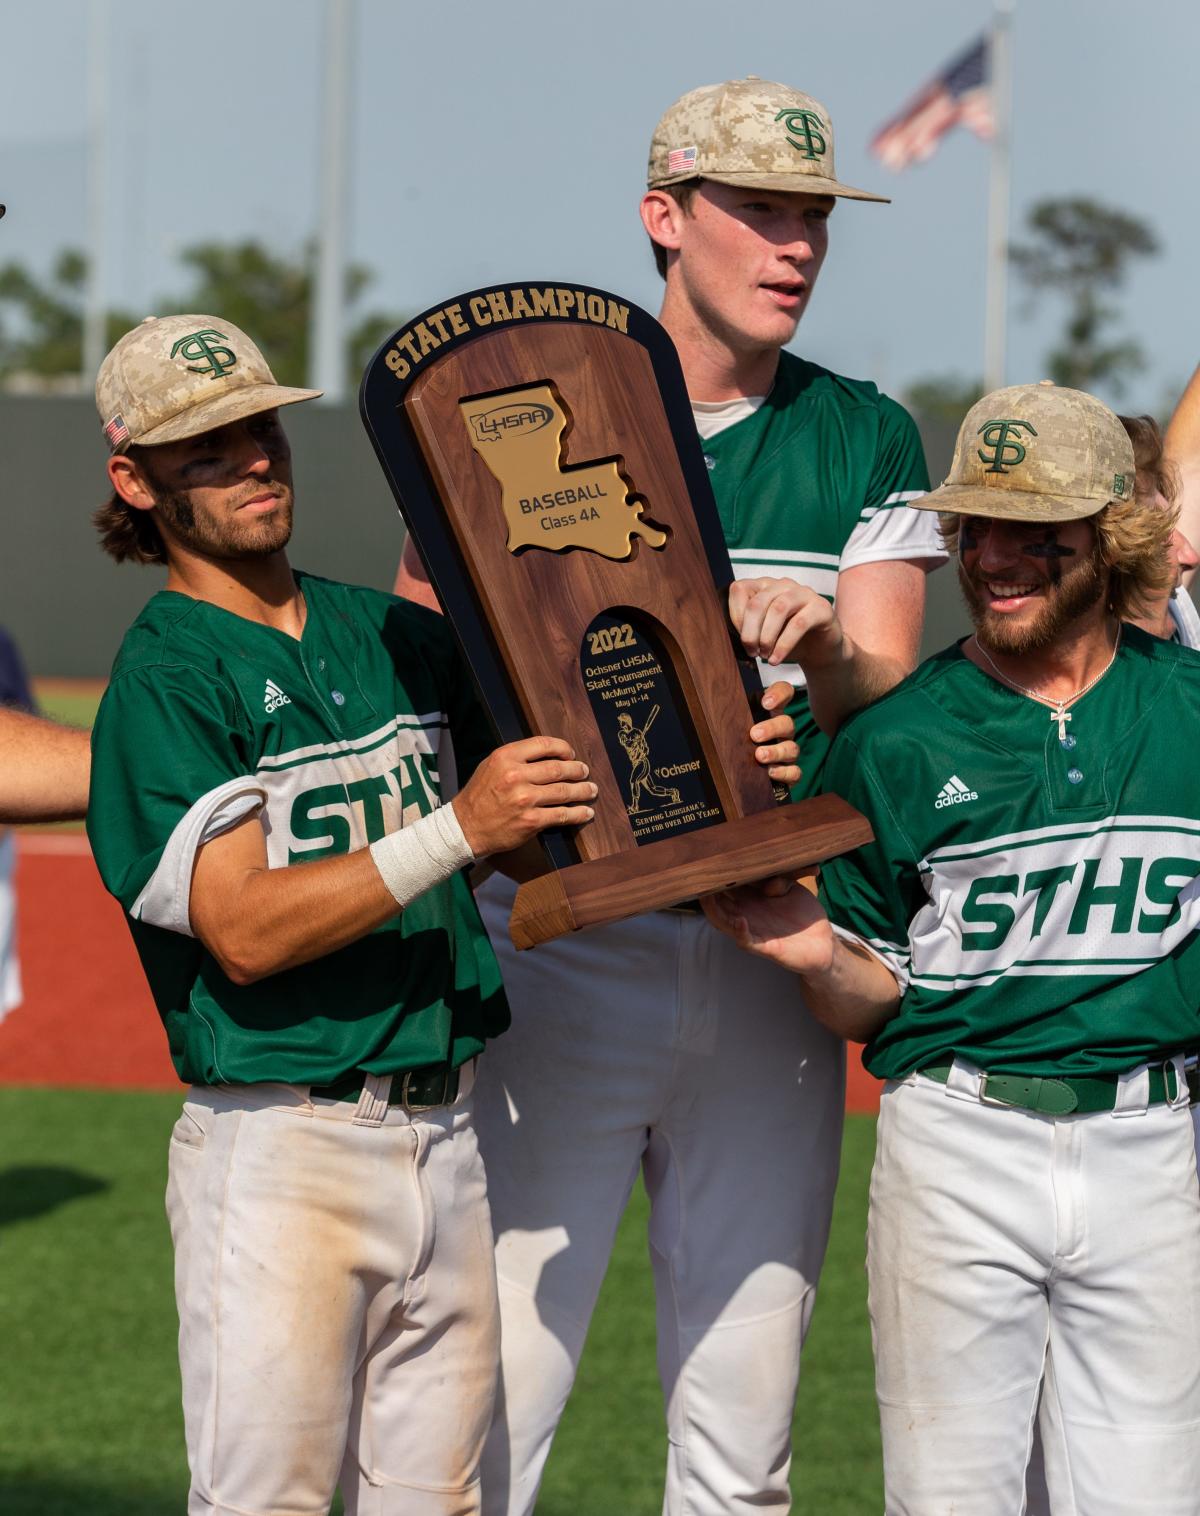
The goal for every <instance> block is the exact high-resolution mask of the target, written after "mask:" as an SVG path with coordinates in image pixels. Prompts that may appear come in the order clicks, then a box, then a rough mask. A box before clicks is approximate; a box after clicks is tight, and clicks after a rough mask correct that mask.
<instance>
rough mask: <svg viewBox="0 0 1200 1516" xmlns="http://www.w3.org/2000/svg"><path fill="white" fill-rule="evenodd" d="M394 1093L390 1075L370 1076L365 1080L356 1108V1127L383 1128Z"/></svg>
mask: <svg viewBox="0 0 1200 1516" xmlns="http://www.w3.org/2000/svg"><path fill="white" fill-rule="evenodd" d="M391 1093H392V1076H391V1075H390V1074H368V1075H367V1076H366V1078H365V1079H364V1080H363V1087H362V1094H361V1095H360V1096H359V1097H358V1104H357V1105H356V1106H355V1107H354V1125H355V1126H382V1125H383V1118H384V1117H385V1116H386V1115H387V1113H388V1096H389V1095H390V1094H391Z"/></svg>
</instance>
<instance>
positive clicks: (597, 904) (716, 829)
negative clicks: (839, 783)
mask: <svg viewBox="0 0 1200 1516" xmlns="http://www.w3.org/2000/svg"><path fill="white" fill-rule="evenodd" d="M872 837H873V833H872V831H871V828H870V826H869V825H868V823H867V822H866V821H865V820H864V818H863V817H862V816H860V815H859V813H858V812H857V811H856V810H855V809H854V808H853V806H850V805H847V803H846V802H845V801H844V800H842V799H840V798H839V797H838V796H837V795H818V796H817V797H816V798H815V799H813V800H802V801H800V802H799V804H797V805H781V806H777V807H776V808H774V809H772V810H767V811H758V812H756V813H755V814H754V815H752V816H743V817H740V818H739V819H737V820H733V821H727V822H724V823H722V824H720V825H718V826H710V827H705V828H704V829H702V830H699V831H693V832H687V833H684V834H683V835H682V836H676V837H671V838H667V839H664V840H663V841H662V842H650V843H644V844H643V845H642V846H641V847H639V848H634V849H627V850H626V851H624V852H620V853H610V854H608V856H607V857H603V858H594V859H592V860H590V861H589V862H587V863H576V864H573V865H571V866H570V867H569V868H564V869H558V870H557V871H555V872H552V873H549V874H543V875H541V876H540V877H539V878H537V879H531V880H529V882H528V883H526V884H523V885H521V887H520V888H519V889H518V890H517V898H516V901H515V902H514V904H513V912H512V918H511V920H510V921H509V928H508V929H509V933H510V935H511V936H512V940H513V942H514V943H515V944H516V946H517V947H518V948H532V947H537V945H538V944H539V943H541V942H550V941H552V940H553V939H554V938H555V937H562V936H565V935H566V933H567V932H576V931H578V930H579V929H580V928H581V927H585V926H600V925H602V924H603V923H604V922H606V921H619V920H621V919H622V918H623V917H626V916H636V915H638V914H639V913H640V912H642V911H652V910H657V909H660V908H661V907H663V906H670V905H678V904H679V903H680V901H683V900H694V899H695V898H696V897H697V896H699V895H711V894H713V893H715V892H716V891H718V890H725V889H731V888H732V887H733V886H734V885H738V884H750V883H753V882H754V881H755V880H758V879H767V878H770V877H771V876H772V875H775V874H790V873H793V872H796V871H798V870H800V869H803V868H806V867H808V866H809V865H811V864H815V863H822V862H824V861H825V859H827V858H832V857H834V856H835V855H836V854H837V853H844V852H846V851H847V849H849V848H853V847H859V846H861V845H862V844H863V843H867V842H870V841H871V840H872Z"/></svg>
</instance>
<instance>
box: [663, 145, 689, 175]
mask: <svg viewBox="0 0 1200 1516" xmlns="http://www.w3.org/2000/svg"><path fill="white" fill-rule="evenodd" d="M695 167H696V149H695V148H694V147H673V148H672V149H671V151H670V152H669V153H668V154H667V173H668V174H683V173H686V172H687V170H688V169H691V168H695Z"/></svg>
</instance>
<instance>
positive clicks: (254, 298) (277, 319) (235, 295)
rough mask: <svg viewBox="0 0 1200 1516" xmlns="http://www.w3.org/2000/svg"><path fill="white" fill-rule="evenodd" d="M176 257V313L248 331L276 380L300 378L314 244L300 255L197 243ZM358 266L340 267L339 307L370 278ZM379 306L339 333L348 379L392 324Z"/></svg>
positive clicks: (252, 245)
mask: <svg viewBox="0 0 1200 1516" xmlns="http://www.w3.org/2000/svg"><path fill="white" fill-rule="evenodd" d="M180 261H181V262H182V263H183V265H184V267H185V268H186V269H188V270H189V271H190V272H191V274H192V288H191V290H190V291H189V293H188V295H187V297H186V299H185V300H184V301H183V302H182V303H180V302H179V301H175V302H174V309H175V310H176V311H178V312H181V313H182V312H184V311H198V312H201V313H203V314H206V315H214V316H223V317H225V319H226V320H228V321H232V322H233V323H234V325H235V326H240V327H241V328H242V330H243V331H245V332H248V333H249V334H250V335H251V336H252V337H253V338H254V340H255V342H257V343H258V345H259V346H260V347H261V348H262V350H263V352H264V353H265V354H266V357H267V361H268V363H270V365H271V371H272V372H273V373H274V375H275V377H276V379H278V380H279V382H280V384H296V385H304V384H307V383H308V351H309V318H310V312H311V307H312V297H313V286H314V282H315V275H316V249H315V247H313V246H312V245H311V244H310V245H309V246H308V247H306V248H305V249H304V251H303V253H302V254H301V256H300V258H298V259H294V258H289V257H287V256H281V255H279V254H276V253H273V252H271V251H270V250H268V249H267V248H265V247H263V245H262V244H261V243H259V242H236V243H223V242H202V243H198V244H197V245H196V246H194V247H189V248H185V249H184V251H183V253H182V254H181V259H180ZM372 277H373V276H372V274H371V273H370V271H369V270H368V269H366V268H364V267H363V266H362V265H361V264H351V265H350V267H349V268H348V269H347V270H346V305H347V308H348V309H353V307H354V305H355V304H356V303H357V302H358V300H359V298H360V297H361V295H362V294H363V292H364V291H365V290H366V288H367V286H368V285H369V284H370V282H371V279H372ZM400 319H401V318H399V317H395V318H393V317H390V316H384V315H382V314H381V313H379V312H377V311H376V312H371V313H370V314H367V315H363V316H360V317H359V318H358V319H357V321H356V322H355V324H354V326H353V327H352V328H351V329H350V331H349V332H348V333H347V338H346V347H347V364H348V367H349V375H350V379H351V382H353V381H354V380H355V379H356V378H357V376H358V375H359V374H360V373H361V372H362V370H363V368H364V367H365V366H366V363H367V360H368V359H369V358H370V356H371V354H372V353H373V352H374V351H375V349H376V348H377V347H378V346H379V344H380V343H381V342H382V341H383V339H384V338H385V337H386V336H387V335H388V334H389V333H390V332H391V331H392V330H394V328H395V327H396V326H397V325H399V324H400Z"/></svg>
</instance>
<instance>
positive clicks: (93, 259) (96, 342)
mask: <svg viewBox="0 0 1200 1516" xmlns="http://www.w3.org/2000/svg"><path fill="white" fill-rule="evenodd" d="M111 19H112V17H111V11H110V7H109V0H91V6H90V8H89V12H88V55H87V56H88V65H87V66H88V167H87V228H88V249H87V276H86V282H85V285H84V293H83V345H82V353H81V363H82V370H83V372H82V373H81V375H80V384H81V387H82V388H83V389H84V390H85V391H87V390H90V389H91V387H92V385H93V384H94V383H95V382H96V371H97V369H99V367H100V363H101V361H102V359H103V358H104V354H105V352H106V350H107V348H108V342H107V340H106V339H107V335H108V334H107V331H106V327H107V324H108V323H107V313H106V309H105V307H106V303H107V301H106V296H107V283H108V279H107V273H108V271H107V266H106V265H107V261H108V258H107V254H108V116H109V47H110V42H109V36H110V31H109V28H110V23H111Z"/></svg>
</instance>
